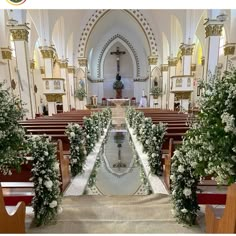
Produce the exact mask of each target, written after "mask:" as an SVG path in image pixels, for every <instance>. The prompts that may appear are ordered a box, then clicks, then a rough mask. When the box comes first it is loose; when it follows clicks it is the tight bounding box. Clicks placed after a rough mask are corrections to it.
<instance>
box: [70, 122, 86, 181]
mask: <svg viewBox="0 0 236 236" xmlns="http://www.w3.org/2000/svg"><path fill="white" fill-rule="evenodd" d="M66 134H67V136H68V139H69V141H70V167H71V174H72V176H76V175H77V174H81V173H82V172H83V168H84V163H85V160H86V150H85V145H84V144H85V140H84V131H83V129H82V127H81V126H80V125H79V124H73V123H70V124H68V126H67V127H66Z"/></svg>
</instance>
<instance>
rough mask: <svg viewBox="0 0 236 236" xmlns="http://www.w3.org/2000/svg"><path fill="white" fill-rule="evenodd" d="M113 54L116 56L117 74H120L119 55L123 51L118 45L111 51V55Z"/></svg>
mask: <svg viewBox="0 0 236 236" xmlns="http://www.w3.org/2000/svg"><path fill="white" fill-rule="evenodd" d="M113 54H115V55H116V56H117V57H116V63H117V64H116V65H117V74H120V55H122V54H125V51H123V52H122V51H120V50H119V47H117V48H116V51H115V52H111V55H113Z"/></svg>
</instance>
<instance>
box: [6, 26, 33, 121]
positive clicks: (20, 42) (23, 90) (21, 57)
mask: <svg viewBox="0 0 236 236" xmlns="http://www.w3.org/2000/svg"><path fill="white" fill-rule="evenodd" d="M29 29H30V28H29V27H28V26H27V24H22V25H16V26H10V32H11V34H12V38H13V40H14V43H15V50H16V60H17V61H16V62H17V66H16V68H17V69H16V70H17V76H18V79H19V84H20V97H21V100H22V102H23V104H24V108H25V109H26V117H27V118H34V117H35V107H34V106H35V105H34V104H35V102H34V96H33V82H32V78H31V74H30V60H29V47H28V35H29Z"/></svg>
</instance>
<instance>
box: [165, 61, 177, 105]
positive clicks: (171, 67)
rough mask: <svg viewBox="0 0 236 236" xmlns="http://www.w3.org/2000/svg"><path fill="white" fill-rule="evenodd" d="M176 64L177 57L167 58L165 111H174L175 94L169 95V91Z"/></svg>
mask: <svg viewBox="0 0 236 236" xmlns="http://www.w3.org/2000/svg"><path fill="white" fill-rule="evenodd" d="M177 63H178V58H177V57H169V58H168V69H169V71H168V75H169V76H168V81H167V89H166V96H167V109H170V110H174V102H175V94H174V93H171V92H170V91H171V89H172V86H173V81H172V80H171V77H172V76H175V75H176V66H177Z"/></svg>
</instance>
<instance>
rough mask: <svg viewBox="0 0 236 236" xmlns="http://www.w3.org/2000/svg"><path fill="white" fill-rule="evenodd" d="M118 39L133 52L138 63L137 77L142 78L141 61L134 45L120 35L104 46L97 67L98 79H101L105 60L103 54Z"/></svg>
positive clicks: (113, 37)
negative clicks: (102, 63) (102, 65)
mask: <svg viewBox="0 0 236 236" xmlns="http://www.w3.org/2000/svg"><path fill="white" fill-rule="evenodd" d="M117 38H119V39H120V40H122V41H123V42H125V43H126V45H128V47H129V48H130V50H131V51H132V53H133V55H134V58H135V63H136V68H137V71H136V76H137V77H139V76H140V64H139V59H138V55H137V52H136V50H135V49H134V47H133V45H132V44H131V43H130V42H129V41H128V40H127V39H126V38H125V37H124V36H122V35H120V34H116V35H114V36H112V37H111V38H110V39H109V40H108V41H107V42H106V44H105V45H104V46H103V48H102V50H101V52H100V54H99V58H98V65H97V77H98V78H100V77H101V62H102V58H103V54H104V52H105V51H106V49H107V47H108V46H109V45H110V44H111V43H112V42H113V41H114V40H116V39H117Z"/></svg>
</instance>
